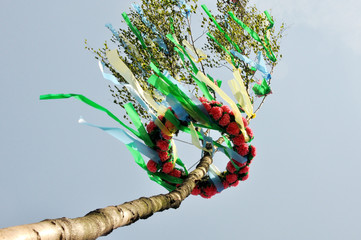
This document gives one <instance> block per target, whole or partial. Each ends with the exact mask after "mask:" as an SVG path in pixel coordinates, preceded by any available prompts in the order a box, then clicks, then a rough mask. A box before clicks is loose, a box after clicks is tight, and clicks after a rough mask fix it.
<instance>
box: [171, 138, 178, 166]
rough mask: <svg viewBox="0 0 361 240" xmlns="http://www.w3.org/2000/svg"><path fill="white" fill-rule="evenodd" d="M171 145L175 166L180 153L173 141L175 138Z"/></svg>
mask: <svg viewBox="0 0 361 240" xmlns="http://www.w3.org/2000/svg"><path fill="white" fill-rule="evenodd" d="M170 142H171V144H172V151H173V166H174V165H175V163H176V161H177V159H178V151H177V146H176V145H175V142H174V140H173V138H172V139H171V140H170Z"/></svg>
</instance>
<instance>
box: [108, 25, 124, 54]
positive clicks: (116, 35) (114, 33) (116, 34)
mask: <svg viewBox="0 0 361 240" xmlns="http://www.w3.org/2000/svg"><path fill="white" fill-rule="evenodd" d="M105 26H106V27H107V28H108V29H109V30H110V31H111V32H112V33H113V35H114V36H115V37H116V39H117V40H118V42H120V43H122V44H123V46H124V48H127V47H128V45H127V43H126V42H124V41H123V40H122V39H121V38H120V37H119V34H118V32H117V31H115V29H114V28H113V25H112V24H110V23H107V24H105Z"/></svg>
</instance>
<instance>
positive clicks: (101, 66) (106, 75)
mask: <svg viewBox="0 0 361 240" xmlns="http://www.w3.org/2000/svg"><path fill="white" fill-rule="evenodd" d="M98 64H99V69H100V71H101V72H102V75H103V78H105V79H107V80H109V81H111V82H112V83H114V84H116V85H118V84H119V82H118V79H117V78H116V77H115V76H114V75H113V74H110V73H105V72H104V67H105V63H104V62H103V61H99V62H98Z"/></svg>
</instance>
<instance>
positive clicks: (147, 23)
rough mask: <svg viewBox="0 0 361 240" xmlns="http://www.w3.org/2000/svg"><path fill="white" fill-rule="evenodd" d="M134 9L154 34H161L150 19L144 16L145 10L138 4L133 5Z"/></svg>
mask: <svg viewBox="0 0 361 240" xmlns="http://www.w3.org/2000/svg"><path fill="white" fill-rule="evenodd" d="M132 7H133V9H134V10H135V11H136V12H137V13H138V14H139V15H140V17H141V20H142V22H143V23H144V24H145V25H146V26H147V27H148V28H149V29H150V30H152V32H153V33H155V34H159V32H158V30H157V27H156V26H155V25H154V24H153V23H151V22H149V21H148V19H147V18H146V17H145V16H144V12H143V9H142V8H141V7H140V6H139V5H138V4H136V3H132Z"/></svg>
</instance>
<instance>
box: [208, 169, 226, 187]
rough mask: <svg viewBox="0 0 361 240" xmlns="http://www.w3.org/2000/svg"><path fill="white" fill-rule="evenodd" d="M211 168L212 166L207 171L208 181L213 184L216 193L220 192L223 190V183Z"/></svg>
mask: <svg viewBox="0 0 361 240" xmlns="http://www.w3.org/2000/svg"><path fill="white" fill-rule="evenodd" d="M213 168H214V167H213V166H212V165H210V166H209V170H208V176H209V179H210V180H211V181H212V182H213V184H214V186H216V188H217V192H222V191H223V190H224V187H223V183H222V181H221V179H220V177H219V176H218V174H217V173H216V171H215V170H214V169H213Z"/></svg>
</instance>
